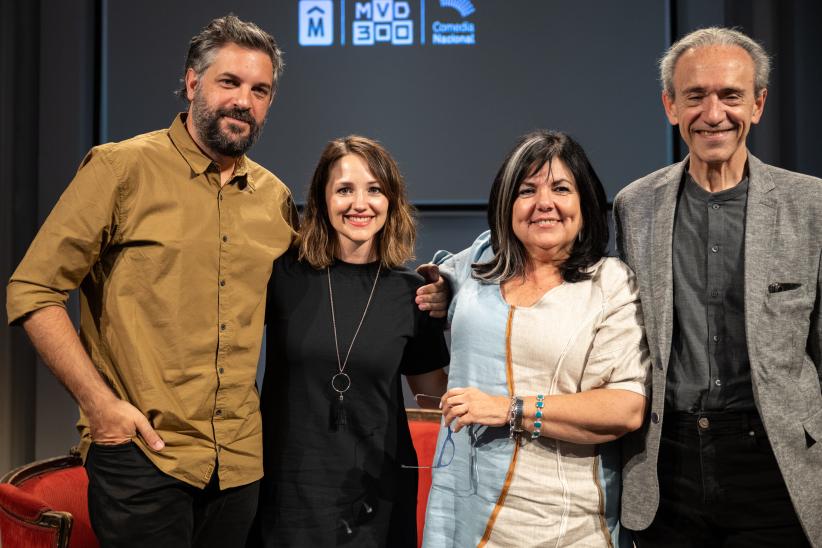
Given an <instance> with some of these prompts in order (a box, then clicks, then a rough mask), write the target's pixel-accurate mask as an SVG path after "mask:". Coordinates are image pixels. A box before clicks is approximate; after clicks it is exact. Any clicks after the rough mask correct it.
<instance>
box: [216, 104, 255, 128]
mask: <svg viewBox="0 0 822 548" xmlns="http://www.w3.org/2000/svg"><path fill="white" fill-rule="evenodd" d="M217 115H218V116H219V117H221V118H224V117H226V116H230V117H231V118H234V119H235V120H240V121H241V122H245V123H246V124H248V125H250V126H251V127H255V126H256V125H257V122H256V121H255V120H254V117H253V116H251V111H249V110H244V109H239V108H221V109H218V110H217Z"/></svg>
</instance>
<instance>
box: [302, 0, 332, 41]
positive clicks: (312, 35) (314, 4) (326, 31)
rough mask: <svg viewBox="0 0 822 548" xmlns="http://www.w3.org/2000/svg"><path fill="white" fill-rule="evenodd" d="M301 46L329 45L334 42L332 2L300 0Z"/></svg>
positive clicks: (329, 0)
mask: <svg viewBox="0 0 822 548" xmlns="http://www.w3.org/2000/svg"><path fill="white" fill-rule="evenodd" d="M299 8H300V32H299V40H300V45H301V46H330V45H331V44H333V43H334V2H333V1H332V0H300V6H299Z"/></svg>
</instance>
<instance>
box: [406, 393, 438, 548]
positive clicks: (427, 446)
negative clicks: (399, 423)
mask: <svg viewBox="0 0 822 548" xmlns="http://www.w3.org/2000/svg"><path fill="white" fill-rule="evenodd" d="M405 411H406V413H407V414H408V426H409V428H410V429H411V440H412V441H413V442H414V449H416V451H417V461H418V462H419V463H420V466H429V465H430V464H431V463H432V462H433V460H434V454H435V453H436V452H437V436H438V435H439V433H440V420H441V419H442V412H441V411H439V410H438V409H406V410H405ZM418 482H419V483H418V487H417V543H418V545H421V544H422V530H423V528H424V527H425V507H426V506H427V504H428V492H429V491H430V490H431V469H430V468H420V469H419V480H418Z"/></svg>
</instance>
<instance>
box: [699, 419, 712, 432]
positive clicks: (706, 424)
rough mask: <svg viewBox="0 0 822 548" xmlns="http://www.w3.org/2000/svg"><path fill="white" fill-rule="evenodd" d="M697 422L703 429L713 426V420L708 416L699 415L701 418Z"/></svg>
mask: <svg viewBox="0 0 822 548" xmlns="http://www.w3.org/2000/svg"><path fill="white" fill-rule="evenodd" d="M696 424H697V425H698V426H699V427H700V428H701V429H702V430H707V429H708V428H710V426H711V421H709V420H708V417H699V419H698V420H697V421H696Z"/></svg>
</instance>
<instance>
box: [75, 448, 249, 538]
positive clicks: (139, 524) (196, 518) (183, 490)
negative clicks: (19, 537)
mask: <svg viewBox="0 0 822 548" xmlns="http://www.w3.org/2000/svg"><path fill="white" fill-rule="evenodd" d="M86 470H87V472H88V477H89V485H88V506H89V514H90V516H91V526H92V528H93V529H94V533H95V534H96V535H97V538H98V540H99V541H100V545H101V546H102V547H103V548H109V547H134V546H145V547H147V548H164V547H169V548H171V547H174V548H186V547H189V546H192V547H193V546H196V547H198V548H200V547H203V548H205V547H211V546H213V547H231V546H244V545H245V541H246V537H247V536H248V531H249V528H250V527H251V523H252V520H253V519H254V514H255V512H256V509H257V497H258V491H259V482H254V483H252V484H249V485H245V486H242V487H236V488H232V489H226V490H223V491H221V490H220V489H219V484H218V480H217V470H215V471H214V474H213V476H212V478H211V482H210V483H209V484H208V486H206V488H205V489H197V488H196V487H192V486H191V485H188V484H187V483H184V482H182V481H180V480H178V479H175V478H172V477H171V476H169V475H166V474H164V473H163V472H161V471H160V470H158V469H157V467H156V466H154V464H152V462H151V461H150V460H148V458H147V457H146V456H145V455H144V454H143V452H142V451H141V450H140V449H139V448H138V447H137V446H136V445H135V444H134V443H126V444H123V445H113V446H112V445H97V444H92V446H91V449H90V450H89V454H88V457H87V458H86Z"/></svg>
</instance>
